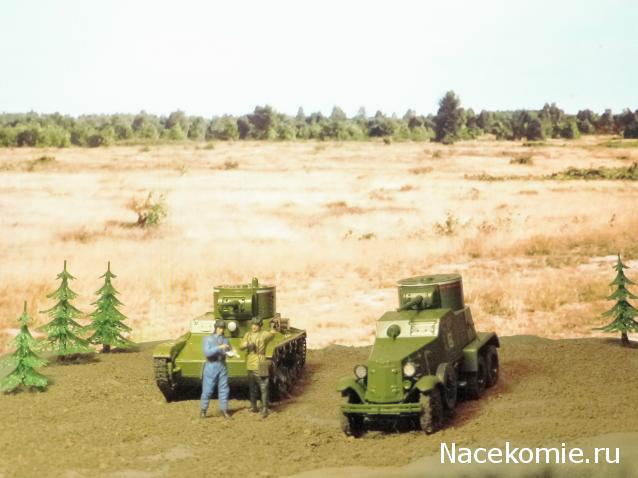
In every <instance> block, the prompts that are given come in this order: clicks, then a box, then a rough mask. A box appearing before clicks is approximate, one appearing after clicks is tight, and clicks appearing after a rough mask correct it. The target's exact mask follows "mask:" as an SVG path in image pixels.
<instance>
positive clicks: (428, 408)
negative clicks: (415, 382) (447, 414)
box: [419, 388, 444, 435]
mask: <svg viewBox="0 0 638 478" xmlns="http://www.w3.org/2000/svg"><path fill="white" fill-rule="evenodd" d="M420 404H421V417H420V420H419V423H420V425H421V430H423V431H424V432H425V433H426V434H428V435H431V434H432V433H434V432H436V431H438V430H440V429H441V428H442V427H443V419H444V410H443V399H442V397H441V391H440V390H439V389H438V388H434V389H432V390H430V391H429V392H427V393H422V394H421V399H420Z"/></svg>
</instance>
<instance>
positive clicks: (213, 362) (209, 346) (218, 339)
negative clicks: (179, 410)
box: [199, 319, 231, 419]
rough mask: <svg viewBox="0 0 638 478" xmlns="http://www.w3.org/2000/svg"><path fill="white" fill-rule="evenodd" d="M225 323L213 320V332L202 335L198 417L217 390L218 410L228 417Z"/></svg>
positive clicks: (203, 412)
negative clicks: (201, 372) (201, 379)
mask: <svg viewBox="0 0 638 478" xmlns="http://www.w3.org/2000/svg"><path fill="white" fill-rule="evenodd" d="M225 329H226V324H225V323H224V321H223V320H221V319H217V320H216V321H215V333H213V334H210V335H208V336H206V337H204V340H203V342H202V346H203V349H204V356H205V357H206V363H205V364H204V376H203V383H202V398H201V402H200V412H199V413H200V415H199V416H200V417H201V418H204V417H206V411H207V410H208V402H209V400H210V397H211V396H212V395H213V393H214V391H215V387H217V390H218V392H217V393H218V398H219V410H220V411H221V413H222V416H223V417H224V418H226V419H230V415H229V414H228V392H229V388H228V370H227V369H226V353H228V352H229V351H230V350H231V346H230V344H229V343H228V339H226V338H224V330H225Z"/></svg>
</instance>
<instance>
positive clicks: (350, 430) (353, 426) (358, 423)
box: [341, 395, 364, 438]
mask: <svg viewBox="0 0 638 478" xmlns="http://www.w3.org/2000/svg"><path fill="white" fill-rule="evenodd" d="M348 403H350V396H349V395H344V396H343V397H341V404H342V405H346V404H348ZM341 431H342V432H343V433H345V434H346V435H347V436H349V437H355V438H358V437H360V436H361V435H363V431H364V428H363V415H359V414H356V413H353V414H347V413H343V412H341Z"/></svg>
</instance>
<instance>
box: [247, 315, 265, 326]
mask: <svg viewBox="0 0 638 478" xmlns="http://www.w3.org/2000/svg"><path fill="white" fill-rule="evenodd" d="M250 323H251V324H252V325H259V326H260V327H261V326H262V324H263V323H264V321H263V320H262V319H260V318H259V317H253V318H252V319H250Z"/></svg>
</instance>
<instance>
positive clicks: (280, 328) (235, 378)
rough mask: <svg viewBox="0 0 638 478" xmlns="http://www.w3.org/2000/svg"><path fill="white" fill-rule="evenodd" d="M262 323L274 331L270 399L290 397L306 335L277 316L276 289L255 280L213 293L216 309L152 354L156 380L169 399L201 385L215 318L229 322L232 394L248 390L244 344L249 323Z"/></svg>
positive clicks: (269, 354)
mask: <svg viewBox="0 0 638 478" xmlns="http://www.w3.org/2000/svg"><path fill="white" fill-rule="evenodd" d="M253 317H259V318H261V319H263V327H264V330H275V331H276V335H275V337H274V338H273V339H272V340H271V341H270V342H269V343H268V347H267V349H266V358H267V360H268V363H269V373H270V394H271V397H270V398H271V399H273V400H277V399H279V398H280V397H281V396H285V395H287V394H288V392H289V390H290V388H291V387H292V385H293V384H294V382H295V381H296V380H297V378H298V377H299V375H300V373H301V370H302V368H303V366H304V363H305V361H306V332H305V331H304V330H299V329H296V328H293V327H291V326H290V324H289V320H288V319H284V318H282V317H281V316H280V314H279V313H277V312H276V307H275V287H274V286H271V285H262V284H260V283H259V281H258V280H257V279H256V278H254V279H253V280H252V283H250V284H247V285H221V286H217V287H215V289H214V294H213V311H212V312H207V313H205V314H204V315H202V316H200V317H197V318H195V319H193V320H192V321H191V324H190V330H189V331H188V332H187V333H185V334H184V335H182V336H181V337H179V338H178V339H176V340H171V341H168V342H163V343H161V344H159V345H158V346H157V347H156V348H155V350H154V351H153V362H154V369H155V380H156V382H157V386H158V387H159V389H160V391H161V392H162V393H163V394H164V397H166V400H167V401H171V400H174V399H177V398H179V396H180V391H182V390H184V389H186V388H194V387H200V386H201V383H202V373H203V369H204V363H205V361H206V360H205V357H204V353H203V351H202V339H203V338H204V336H206V335H208V334H210V333H212V332H213V328H214V325H215V320H216V319H223V320H224V321H225V322H226V331H225V332H224V336H225V337H227V338H228V340H229V342H230V345H231V346H232V348H233V351H234V352H235V356H233V357H228V358H227V360H226V365H227V367H228V377H229V384H230V387H231V391H232V390H233V388H234V387H241V386H247V383H248V382H247V376H248V374H247V372H246V352H245V351H243V350H240V348H239V343H240V341H241V339H242V337H243V336H244V334H245V333H246V332H248V331H249V330H250V319H251V318H253Z"/></svg>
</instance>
